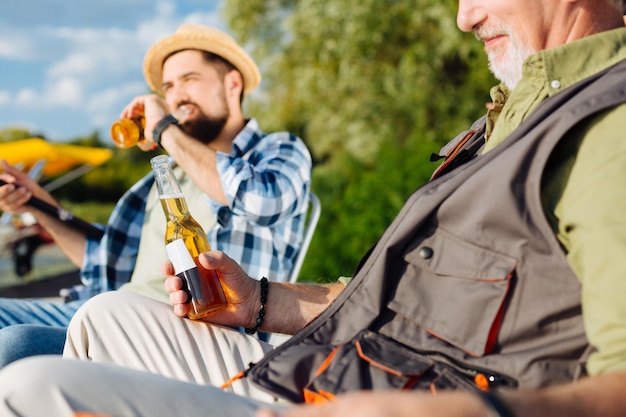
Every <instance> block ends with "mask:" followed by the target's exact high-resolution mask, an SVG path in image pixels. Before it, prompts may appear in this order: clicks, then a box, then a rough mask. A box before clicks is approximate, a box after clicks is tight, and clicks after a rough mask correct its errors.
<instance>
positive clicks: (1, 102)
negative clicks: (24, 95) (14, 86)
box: [0, 91, 11, 106]
mask: <svg viewBox="0 0 626 417" xmlns="http://www.w3.org/2000/svg"><path fill="white" fill-rule="evenodd" d="M10 102H11V93H9V92H7V91H0V106H6V105H8V104H9V103H10Z"/></svg>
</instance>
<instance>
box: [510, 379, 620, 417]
mask: <svg viewBox="0 0 626 417" xmlns="http://www.w3.org/2000/svg"><path fill="white" fill-rule="evenodd" d="M625 392H626V371H623V372H613V373H608V374H605V375H600V376H594V377H589V378H584V379H582V380H580V381H578V382H574V383H570V384H564V385H559V386H556V387H551V388H544V389H540V390H536V391H518V392H511V393H507V394H504V395H503V398H504V400H505V401H506V403H507V404H508V405H509V408H510V409H511V411H512V413H513V415H515V416H516V417H527V416H528V417H531V416H532V417H554V416H567V417H589V416H598V417H599V416H602V417H618V416H626V395H624V393H625Z"/></svg>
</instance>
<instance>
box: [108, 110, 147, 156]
mask: <svg viewBox="0 0 626 417" xmlns="http://www.w3.org/2000/svg"><path fill="white" fill-rule="evenodd" d="M145 128H146V119H145V117H143V116H138V117H136V118H133V119H120V120H117V121H115V122H114V123H113V124H112V125H111V140H112V141H113V144H114V145H115V146H117V147H118V148H122V149H125V148H130V147H132V146H135V145H137V144H138V143H140V142H143V141H144V140H145V138H144V136H143V131H144V129H145Z"/></svg>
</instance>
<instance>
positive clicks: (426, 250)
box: [418, 246, 434, 259]
mask: <svg viewBox="0 0 626 417" xmlns="http://www.w3.org/2000/svg"><path fill="white" fill-rule="evenodd" d="M418 253H419V255H420V256H421V257H422V259H430V258H432V257H433V253H434V252H433V249H432V248H431V247H429V246H424V247H422V248H420V250H419V252H418Z"/></svg>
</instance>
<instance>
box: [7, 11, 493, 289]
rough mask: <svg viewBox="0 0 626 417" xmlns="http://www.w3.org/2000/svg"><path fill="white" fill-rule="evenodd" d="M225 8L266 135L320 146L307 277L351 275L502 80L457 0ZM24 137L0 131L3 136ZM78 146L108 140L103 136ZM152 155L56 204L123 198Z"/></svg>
mask: <svg viewBox="0 0 626 417" xmlns="http://www.w3.org/2000/svg"><path fill="white" fill-rule="evenodd" d="M222 4H223V6H222V7H223V9H222V13H223V16H224V18H225V19H226V22H227V26H228V28H229V31H230V32H231V33H233V34H234V35H235V37H236V38H237V39H238V40H239V41H240V42H243V43H244V44H245V45H246V48H247V49H248V50H249V51H250V52H251V55H252V56H253V57H254V58H255V60H256V61H257V63H258V64H259V67H260V68H261V72H262V73H263V83H262V84H261V88H260V89H258V90H257V91H255V92H254V93H253V94H251V95H250V97H248V98H247V99H246V103H245V105H246V111H247V113H248V114H250V115H253V116H254V117H256V118H257V119H258V120H259V122H260V124H261V126H263V127H264V129H266V130H267V131H273V130H289V131H292V132H294V133H296V134H297V135H299V136H300V137H302V138H303V140H304V141H305V142H306V143H307V145H308V146H309V148H310V149H311V151H312V155H313V159H314V163H315V165H314V170H313V191H314V192H316V193H317V194H318V196H319V197H320V200H321V202H322V216H321V218H320V222H319V224H318V227H317V231H316V234H315V236H314V238H313V241H312V243H311V247H310V249H309V252H308V255H307V259H306V260H305V263H304V265H303V270H302V273H301V277H303V278H302V279H304V280H315V281H332V280H334V279H336V277H337V276H339V275H351V274H352V272H353V270H354V268H355V266H356V265H357V263H358V261H359V260H360V258H361V256H362V255H363V253H365V252H366V250H367V249H368V248H369V247H370V246H371V245H372V244H373V243H374V242H376V240H377V239H378V238H379V236H380V235H381V234H382V232H383V231H384V229H385V228H386V227H387V226H388V225H389V223H390V222H391V221H392V220H393V218H394V217H395V216H396V214H397V213H398V211H399V210H400V208H401V207H402V205H403V203H404V200H405V199H406V198H407V197H408V195H409V194H410V193H411V192H412V191H413V190H415V189H416V188H418V187H419V186H420V185H422V184H423V183H424V182H426V181H428V178H429V177H430V175H431V173H432V171H433V170H434V169H435V168H436V166H435V165H433V164H432V163H429V162H428V161H429V156H430V154H431V153H432V152H436V151H437V150H438V149H439V148H440V147H441V146H442V145H443V144H444V143H445V142H447V141H448V140H449V139H451V138H452V137H454V136H455V135H456V134H457V133H458V132H459V131H460V130H462V129H465V128H467V127H468V126H469V124H470V123H471V122H472V121H473V120H475V119H476V118H477V117H479V116H480V115H481V114H483V113H484V111H485V104H486V103H487V102H488V101H489V95H488V89H489V87H490V86H491V85H493V84H494V80H493V78H492V77H491V75H490V74H489V72H488V71H487V63H486V59H485V56H484V53H483V51H482V50H481V45H480V43H479V42H476V41H475V39H474V38H473V36H472V35H471V34H463V33H461V32H460V31H459V30H458V29H457V28H456V23H455V18H456V16H455V14H456V5H457V3H456V2H455V1H452V0H443V1H441V0H228V1H224V2H223V3H222ZM22 133H23V132H22ZM20 134H21V133H20V132H18V131H7V130H4V131H0V140H15V139H19V138H21V137H19V135H20ZM38 136H41V135H38ZM7 138H8V139H7ZM75 143H81V144H85V145H90V146H99V145H96V143H101V142H100V139H99V138H98V137H97V135H96V134H94V135H91V136H88V137H86V138H79V139H76V142H75ZM107 143H108V141H107ZM107 146H108V145H107ZM151 156H154V155H153V154H144V153H143V152H141V151H140V150H138V149H134V150H116V151H115V156H114V157H113V158H112V160H111V161H109V162H107V163H106V164H105V165H103V166H102V167H99V168H98V169H97V170H94V171H92V172H90V173H89V174H87V175H85V176H84V177H82V178H80V179H79V180H76V181H74V182H72V183H70V184H68V185H67V186H65V187H63V189H62V190H59V196H58V197H62V198H67V199H71V200H72V201H79V200H80V201H96V202H107V203H111V202H114V201H115V200H117V198H119V196H121V194H122V193H123V192H124V191H125V190H126V189H128V188H129V187H130V186H131V185H132V184H133V183H134V182H135V181H136V180H138V179H139V178H140V177H141V176H143V175H144V174H145V173H147V172H148V171H149V169H150V168H149V162H148V161H149V159H150V157H151Z"/></svg>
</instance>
